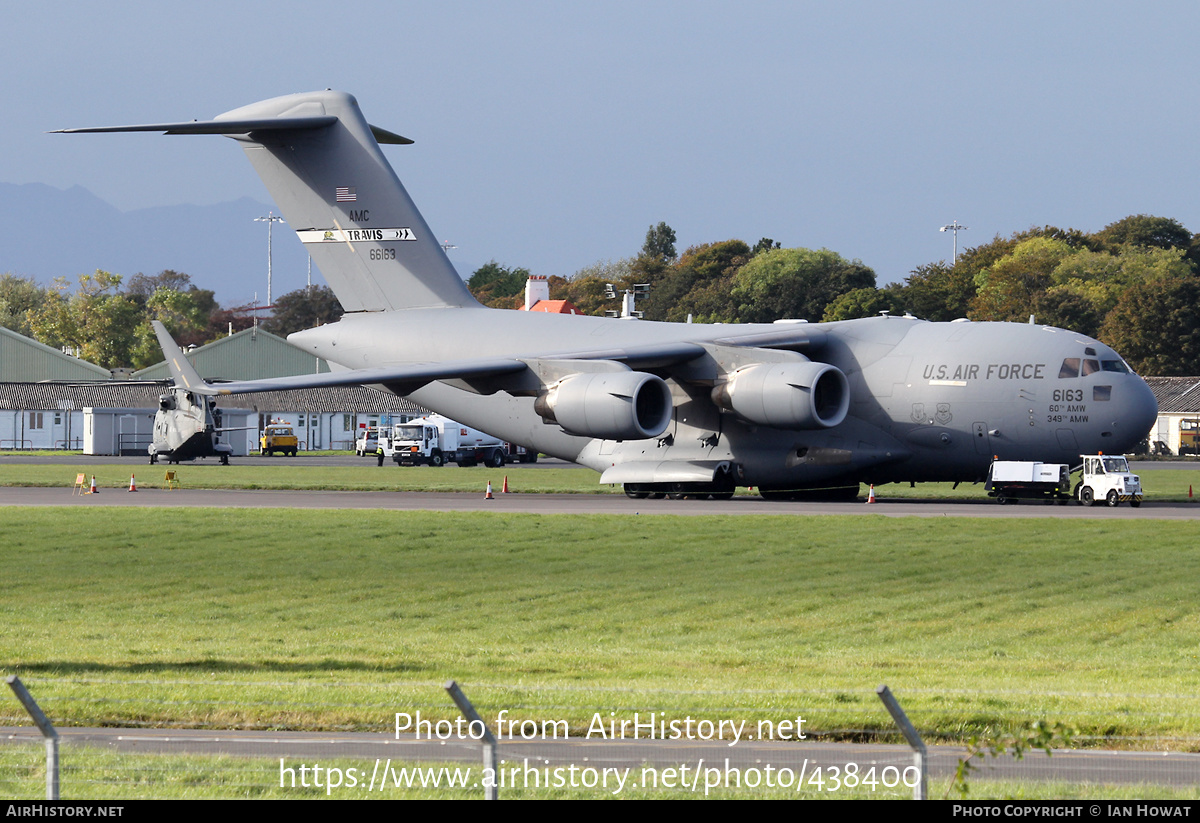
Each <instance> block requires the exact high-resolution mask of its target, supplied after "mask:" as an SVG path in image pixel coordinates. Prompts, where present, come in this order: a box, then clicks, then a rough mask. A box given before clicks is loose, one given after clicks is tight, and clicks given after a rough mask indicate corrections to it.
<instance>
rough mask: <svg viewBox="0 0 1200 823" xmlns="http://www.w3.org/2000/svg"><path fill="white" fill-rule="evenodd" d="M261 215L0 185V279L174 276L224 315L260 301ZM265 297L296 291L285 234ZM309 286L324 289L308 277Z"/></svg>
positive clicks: (298, 265) (247, 208)
mask: <svg viewBox="0 0 1200 823" xmlns="http://www.w3.org/2000/svg"><path fill="white" fill-rule="evenodd" d="M269 209H270V206H267V205H265V204H263V203H259V202H257V201H255V200H252V199H251V198H249V197H243V198H242V199H240V200H234V201H232V202H229V203H218V204H216V205H213V206H189V205H183V206H160V207H158V208H151V209H139V210H137V211H129V212H122V211H120V210H118V209H117V208H115V207H114V206H112V205H110V204H108V203H106V202H104V201H103V200H101V199H99V198H98V197H96V196H95V195H94V194H92V193H91V192H89V191H88V190H87V189H84V188H81V187H80V186H74V187H72V188H70V189H67V190H65V191H64V190H61V189H56V188H54V187H52V186H47V185H44V184H41V183H27V184H24V185H17V184H13V183H0V221H2V225H4V227H5V233H4V240H3V242H2V243H0V272H13V273H14V274H19V275H22V276H26V277H32V278H34V279H35V280H37V281H38V282H40V283H42V284H45V285H49V284H50V283H51V282H53V280H54V278H55V277H67V278H69V279H70V281H71V282H72V283H74V282H75V281H76V278H77V277H78V275H80V274H88V273H91V272H93V271H95V270H96V269H105V270H107V271H110V272H113V273H116V274H121V275H124V276H125V278H126V280H128V278H129V277H131V276H132V275H134V274H137V273H138V272H141V273H143V274H157V273H158V272H160V271H162V270H163V269H175V270H176V271H181V272H186V273H187V274H189V275H191V278H192V282H193V283H194V284H195V285H196V286H197V287H198V288H202V289H212V290H213V291H214V292H216V296H217V300H218V301H219V302H220V303H221V304H222V305H223V306H226V307H230V306H236V305H242V304H246V303H249V302H250V301H251V300H252V299H253V297H254V293H255V292H256V291H257V292H258V300H259V302H260V303H263V302H265V301H266V296H267V226H266V223H256V222H254V218H255V217H260V216H264V215H266V214H267V212H268V210H269ZM273 246H274V274H273V277H272V281H273V292H274V295H275V296H276V297H278V296H279V295H281V294H284V293H286V292H289V291H293V290H295V289H298V288H300V287H301V286H303V285H304V284H305V279H306V277H307V275H308V255H306V254H305V253H304V248H303V246H302V245H301V244H300V241H299V240H298V239H297V238H296V235H295V234H294V233H293V232H291V231H290V230H289V229H288V227H287V225H286V224H282V223H276V224H275V232H274V242H273ZM313 281H314V282H315V283H324V282H325V281H324V279H323V278H322V277H321V275H320V272H319V271H318V270H317V269H316V267H314V268H313Z"/></svg>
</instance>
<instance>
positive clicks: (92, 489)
mask: <svg viewBox="0 0 1200 823" xmlns="http://www.w3.org/2000/svg"><path fill="white" fill-rule="evenodd" d="M99 493H100V490H99V489H97V488H96V475H94V474H93V475H92V486H91V488H90V489H88V494H99Z"/></svg>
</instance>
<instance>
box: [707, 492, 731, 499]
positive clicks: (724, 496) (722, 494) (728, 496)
mask: <svg viewBox="0 0 1200 823" xmlns="http://www.w3.org/2000/svg"><path fill="white" fill-rule="evenodd" d="M712 499H713V500H732V499H733V492H731V491H724V492H713V493H712Z"/></svg>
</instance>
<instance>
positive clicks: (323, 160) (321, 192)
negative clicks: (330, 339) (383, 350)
mask: <svg viewBox="0 0 1200 823" xmlns="http://www.w3.org/2000/svg"><path fill="white" fill-rule="evenodd" d="M63 131H67V132H107V131H162V132H165V133H167V134H223V135H225V136H227V137H231V138H233V139H234V140H237V141H238V142H239V143H240V144H241V145H242V148H243V149H244V150H245V152H246V156H247V157H248V158H249V159H250V162H251V164H252V165H253V166H254V168H255V170H256V171H257V172H258V174H259V176H260V177H261V178H262V180H263V183H265V184H266V186H267V189H268V190H269V191H270V193H271V196H272V197H273V198H274V200H275V202H276V204H277V205H278V206H279V210H280V211H281V212H282V213H283V217H284V219H286V220H287V222H288V225H290V226H291V227H292V229H294V230H295V231H296V233H297V235H298V236H299V238H300V240H301V241H302V242H303V243H304V245H305V248H306V249H307V250H308V252H309V254H311V255H312V258H313V260H314V261H315V262H316V264H317V266H318V267H319V268H320V270H321V273H322V274H324V275H325V279H326V281H328V283H329V285H330V286H331V287H332V288H333V291H334V293H335V294H337V297H338V300H339V301H340V302H341V304H342V308H343V309H345V310H346V311H347V312H357V311H388V310H393V309H408V308H426V307H450V306H474V305H478V304H477V303H476V301H475V299H474V297H472V296H471V293H470V292H469V291H467V287H466V284H465V283H463V280H462V278H461V277H460V276H459V275H458V272H457V271H455V269H454V266H453V265H452V264H451V263H450V260H449V258H448V257H446V252H445V250H444V249H443V248H442V246H441V245H440V244H439V243H438V241H437V239H436V238H435V237H434V236H433V232H432V231H430V229H429V226H428V225H427V224H426V223H425V219H424V218H423V217H422V216H421V213H420V212H419V211H418V210H417V207H416V205H415V204H414V203H413V201H412V199H411V198H410V197H409V196H408V192H407V191H405V189H404V185H403V184H402V183H401V182H400V179H399V178H398V177H397V176H396V173H395V171H393V170H392V167H391V165H390V164H389V163H388V161H387V158H385V157H384V156H383V152H382V151H381V150H380V148H379V143H381V142H384V143H411V142H412V141H411V140H407V139H406V138H403V137H400V136H399V135H397V134H394V133H392V132H389V131H386V130H385V129H380V128H378V127H375V126H371V125H370V124H369V123H367V121H366V119H365V118H364V117H363V115H362V112H361V111H360V110H359V108H358V102H357V101H356V100H355V99H354V97H352V96H351V95H349V94H345V93H344V92H335V91H318V92H309V93H304V94H292V95H287V96H285V97H276V98H272V99H270V100H264V101H262V102H259V103H252V104H250V105H249V106H243V107H242V108H238V109H234V110H233V111H229V112H226V113H224V114H221V115H218V116H217V117H216V118H214V119H213V120H207V121H192V122H183V123H159V124H149V125H142V126H116V127H105V128H89V129H65V130H63Z"/></svg>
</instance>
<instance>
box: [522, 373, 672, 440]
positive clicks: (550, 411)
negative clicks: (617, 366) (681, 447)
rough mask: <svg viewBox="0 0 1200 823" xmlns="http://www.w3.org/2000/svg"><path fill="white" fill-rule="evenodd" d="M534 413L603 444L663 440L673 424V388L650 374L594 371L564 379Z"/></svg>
mask: <svg viewBox="0 0 1200 823" xmlns="http://www.w3.org/2000/svg"><path fill="white" fill-rule="evenodd" d="M534 410H535V411H537V413H538V414H539V415H541V416H542V417H543V418H545V419H546V420H550V421H552V422H555V423H558V425H560V426H562V427H563V429H564V430H565V431H567V432H568V433H570V434H582V435H586V436H588V437H596V438H599V439H601V440H644V439H646V438H650V437H658V436H659V435H660V434H662V433H663V432H664V431H666V428H667V425H668V424H669V423H670V422H671V389H670V388H669V387H668V386H667V384H666V381H664V380H663V379H662V378H661V377H655V376H654V375H653V374H646V373H644V372H635V371H634V372H631V371H624V372H592V373H583V374H573V375H570V376H569V377H565V378H563V379H562V380H561V381H559V383H558V385H556V386H555V387H554V388H552V389H551V390H550V391H549V392H547V393H546V394H544V395H541V396H540V397H538V399H537V400H536V401H535V402H534Z"/></svg>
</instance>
